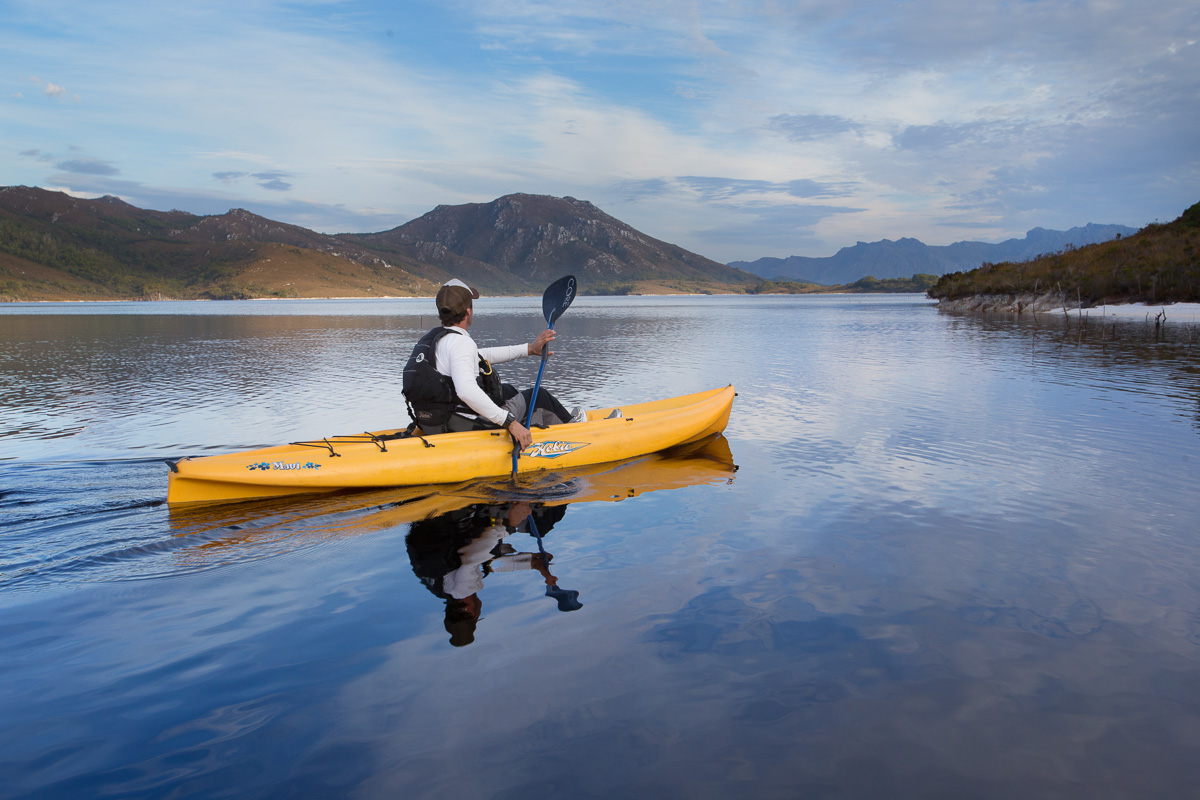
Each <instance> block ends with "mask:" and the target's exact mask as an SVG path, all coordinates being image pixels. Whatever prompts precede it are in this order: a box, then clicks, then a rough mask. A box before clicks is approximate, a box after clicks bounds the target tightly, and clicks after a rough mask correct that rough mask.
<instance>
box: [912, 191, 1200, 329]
mask: <svg viewBox="0 0 1200 800" xmlns="http://www.w3.org/2000/svg"><path fill="white" fill-rule="evenodd" d="M1198 258H1200V203H1197V204H1195V205H1193V206H1192V207H1191V208H1189V209H1188V210H1187V211H1185V212H1183V214H1182V215H1181V216H1180V217H1179V218H1178V219H1176V220H1175V221H1174V222H1169V223H1166V224H1158V223H1156V224H1152V225H1147V226H1146V227H1145V228H1143V229H1142V230H1140V231H1138V232H1137V233H1136V234H1134V235H1132V236H1128V237H1126V238H1124V239H1117V240H1114V241H1111V242H1104V243H1102V244H1093V245H1088V246H1087V247H1080V248H1069V249H1066V250H1063V251H1060V252H1057V253H1051V254H1048V255H1044V256H1039V257H1038V258H1034V259H1031V260H1029V261H1024V262H1021V263H1012V262H1004V263H1000V264H984V265H982V266H981V267H979V268H978V269H973V270H971V271H969V272H951V273H948V274H946V275H943V276H942V277H941V279H939V280H938V281H937V283H936V284H935V285H934V286H933V288H931V289H930V290H929V292H928V294H929V296H930V297H932V298H935V299H937V300H960V299H964V298H971V297H984V296H1003V297H1010V298H1015V297H1018V296H1022V295H1024V296H1029V297H1033V298H1041V297H1045V296H1047V295H1051V296H1054V297H1057V298H1058V302H1060V303H1062V304H1064V305H1071V306H1075V305H1081V306H1092V305H1100V304H1103V303H1134V302H1144V303H1178V302H1197V301H1200V260H1198Z"/></svg>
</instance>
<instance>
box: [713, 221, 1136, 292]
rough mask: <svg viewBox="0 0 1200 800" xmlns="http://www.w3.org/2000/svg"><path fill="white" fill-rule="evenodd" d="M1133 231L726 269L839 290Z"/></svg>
mask: <svg viewBox="0 0 1200 800" xmlns="http://www.w3.org/2000/svg"><path fill="white" fill-rule="evenodd" d="M1137 230H1138V229H1137V228H1130V227H1127V226H1125V225H1096V224H1094V223H1089V224H1087V225H1085V226H1083V227H1078V228H1071V229H1070V230H1067V231H1053V230H1047V229H1045V228H1034V229H1033V230H1031V231H1029V232H1028V233H1026V234H1025V238H1024V239H1009V240H1007V241H1004V242H999V243H997V244H991V243H988V242H955V243H954V244H948V245H928V244H925V243H923V242H921V241H919V240H917V239H910V238H904V239H900V240H899V241H892V240H891V239H883V240H881V241H878V242H869V243H868V242H859V243H858V244H856V245H854V246H853V247H843V248H842V249H841V250H839V251H838V252H837V253H836V254H834V255H832V256H826V257H824V258H812V257H808V256H789V257H788V258H760V259H758V260H756V261H733V262H731V263H730V265H729V266H731V267H737V268H738V269H744V270H746V271H747V272H753V273H754V274H755V275H761V276H762V277H764V278H768V279H770V280H787V281H797V282H801V283H819V284H823V285H826V286H840V285H843V284H847V283H853V282H854V281H857V280H859V279H860V278H863V277H865V276H867V275H871V276H874V277H876V278H908V277H910V276H912V275H917V274H928V275H944V274H946V273H948V272H960V271H965V270H972V269H975V268H976V267H979V266H980V265H982V264H984V263H992V264H998V263H1001V262H1004V261H1026V260H1028V259H1031V258H1035V257H1037V256H1040V255H1045V254H1047V253H1054V252H1058V251H1060V250H1067V249H1070V248H1072V247H1083V246H1084V245H1089V244H1099V243H1101V242H1107V241H1109V240H1111V239H1119V238H1121V237H1122V236H1129V235H1131V234H1134V233H1137Z"/></svg>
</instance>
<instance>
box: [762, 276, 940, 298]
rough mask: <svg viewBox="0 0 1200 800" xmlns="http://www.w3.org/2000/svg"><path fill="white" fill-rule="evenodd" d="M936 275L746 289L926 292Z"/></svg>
mask: <svg viewBox="0 0 1200 800" xmlns="http://www.w3.org/2000/svg"><path fill="white" fill-rule="evenodd" d="M937 279H938V278H937V276H936V275H928V274H926V273H923V272H919V273H917V274H916V275H913V276H912V277H911V278H876V277H874V276H872V275H868V276H867V277H865V278H860V279H859V280H857V281H855V282H854V283H847V284H843V285H841V286H822V285H821V284H819V283H799V282H797V281H763V282H762V283H760V284H758V285H757V286H754V287H751V288H750V289H747V290H746V291H747V293H748V294H835V293H836V294H866V293H880V292H886V293H891V292H926V291H929V289H930V288H931V287H932V286H933V285H934V284H935V283H936V282H937Z"/></svg>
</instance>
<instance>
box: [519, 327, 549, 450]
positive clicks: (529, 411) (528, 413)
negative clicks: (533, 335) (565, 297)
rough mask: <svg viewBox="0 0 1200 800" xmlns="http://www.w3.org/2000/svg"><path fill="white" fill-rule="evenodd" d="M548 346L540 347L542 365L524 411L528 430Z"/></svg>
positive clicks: (531, 421) (531, 422)
mask: <svg viewBox="0 0 1200 800" xmlns="http://www.w3.org/2000/svg"><path fill="white" fill-rule="evenodd" d="M550 330H554V323H553V322H551V323H550ZM549 346H550V343H549V342H547V343H546V344H544V345H543V346H542V363H541V364H539V365H538V374H537V380H536V381H534V382H533V394H532V395H531V396H530V398H529V408H528V409H527V410H526V411H525V427H526V428H528V427H529V426H530V425H531V424H533V405H534V403H536V402H537V396H538V390H539V389H541V388H542V371H543V370H545V369H546V358H547V357H548V356H547V353H546V348H547V347H549Z"/></svg>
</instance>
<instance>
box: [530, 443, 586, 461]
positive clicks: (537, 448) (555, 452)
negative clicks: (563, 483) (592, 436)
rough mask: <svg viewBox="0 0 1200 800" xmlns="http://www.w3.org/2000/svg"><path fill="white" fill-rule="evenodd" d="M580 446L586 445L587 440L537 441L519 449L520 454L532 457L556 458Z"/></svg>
mask: <svg viewBox="0 0 1200 800" xmlns="http://www.w3.org/2000/svg"><path fill="white" fill-rule="evenodd" d="M581 447H587V442H538V443H537V444H531V445H530V446H529V447H526V448H525V449H524V450H523V451H521V455H525V456H531V457H533V458H558V457H559V456H565V455H566V454H567V453H573V452H575V451H576V450H578V449H579V448H581Z"/></svg>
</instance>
